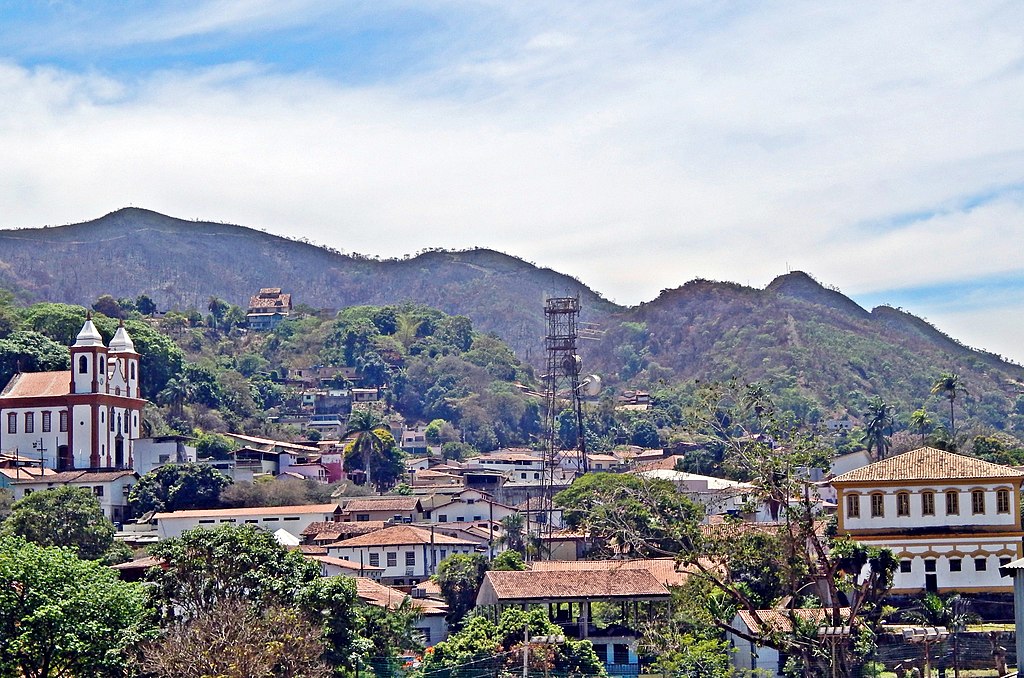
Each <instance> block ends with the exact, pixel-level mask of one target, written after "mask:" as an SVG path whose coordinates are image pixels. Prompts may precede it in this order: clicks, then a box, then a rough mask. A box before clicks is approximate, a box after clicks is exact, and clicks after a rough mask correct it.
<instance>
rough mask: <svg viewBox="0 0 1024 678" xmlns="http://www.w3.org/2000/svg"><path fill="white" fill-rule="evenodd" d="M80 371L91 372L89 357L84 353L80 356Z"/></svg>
mask: <svg viewBox="0 0 1024 678" xmlns="http://www.w3.org/2000/svg"><path fill="white" fill-rule="evenodd" d="M78 373H79V374H89V359H88V358H86V357H85V356H84V355H83V356H79V358H78Z"/></svg>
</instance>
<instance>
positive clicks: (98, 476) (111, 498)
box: [11, 470, 139, 523]
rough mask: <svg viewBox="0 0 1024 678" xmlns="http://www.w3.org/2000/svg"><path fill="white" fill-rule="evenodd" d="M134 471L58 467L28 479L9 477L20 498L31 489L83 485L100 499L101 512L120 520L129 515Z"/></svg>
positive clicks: (134, 479) (40, 490) (35, 490)
mask: <svg viewBox="0 0 1024 678" xmlns="http://www.w3.org/2000/svg"><path fill="white" fill-rule="evenodd" d="M138 479H139V476H138V474H137V473H135V472H134V471H130V470H119V471H62V472H60V473H53V474H47V475H43V476H40V477H35V478H28V479H23V478H19V479H15V480H12V481H11V489H13V490H14V498H15V499H24V498H25V497H26V496H27V495H29V494H32V493H33V492H42V491H45V490H51V489H56V488H58V487H64V486H69V487H84V488H85V489H87V490H89V491H90V492H92V494H93V496H95V497H96V499H98V500H99V502H100V508H101V509H103V515H105V516H106V517H107V518H109V519H110V520H111V521H112V522H115V523H120V522H123V521H124V520H126V519H127V518H129V512H128V493H129V492H130V491H131V489H132V487H133V486H134V485H135V483H136V482H137V481H138Z"/></svg>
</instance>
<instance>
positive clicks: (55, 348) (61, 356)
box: [0, 331, 71, 384]
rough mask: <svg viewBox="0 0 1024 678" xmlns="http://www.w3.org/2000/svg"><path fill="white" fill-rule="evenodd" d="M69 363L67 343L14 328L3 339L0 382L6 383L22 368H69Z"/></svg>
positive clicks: (69, 355)
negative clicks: (16, 330)
mask: <svg viewBox="0 0 1024 678" xmlns="http://www.w3.org/2000/svg"><path fill="white" fill-rule="evenodd" d="M70 364H71V352H70V351H69V350H68V347H67V346H66V345H63V344H59V343H57V342H55V341H53V340H52V339H50V338H48V337H46V336H44V335H42V334H39V333H38V332H28V331H18V332H12V333H11V334H10V335H9V336H7V337H6V338H5V339H0V383H3V384H6V383H7V382H8V381H10V380H11V377H13V376H14V374H15V373H16V372H18V371H19V370H20V371H22V372H47V371H51V370H66V369H68V366H69V365H70Z"/></svg>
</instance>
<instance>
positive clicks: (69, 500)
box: [2, 485, 116, 560]
mask: <svg viewBox="0 0 1024 678" xmlns="http://www.w3.org/2000/svg"><path fill="white" fill-rule="evenodd" d="M2 532H3V534H6V535H17V536H20V537H24V538H25V539H27V540H28V541H30V542H32V543H34V544H38V545H39V546H63V547H67V548H68V549H70V550H71V551H72V552H74V553H76V554H77V555H78V556H80V557H81V558H84V559H87V560H96V559H99V558H102V557H103V556H104V554H106V553H107V551H108V549H110V547H111V545H112V544H113V543H114V533H115V532H116V530H115V528H114V524H113V523H111V522H110V520H108V519H107V518H106V517H105V516H104V515H103V509H101V508H100V502H99V500H98V499H96V497H94V496H93V494H92V492H90V491H89V489H87V488H84V487H71V486H69V485H65V486H62V487H58V488H55V489H52V490H43V491H40V492H33V493H32V494H30V495H28V496H27V497H25V498H24V499H21V500H19V501H17V502H15V503H14V506H13V507H12V509H11V515H10V516H8V518H7V520H5V521H4V523H3V527H2Z"/></svg>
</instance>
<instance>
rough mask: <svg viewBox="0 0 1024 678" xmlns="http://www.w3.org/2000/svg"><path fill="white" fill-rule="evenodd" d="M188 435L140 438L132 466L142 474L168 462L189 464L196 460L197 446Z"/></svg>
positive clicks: (134, 450)
mask: <svg viewBox="0 0 1024 678" xmlns="http://www.w3.org/2000/svg"><path fill="white" fill-rule="evenodd" d="M189 440H191V438H188V437H186V436H178V435H171V436H159V437H154V438H139V439H138V440H136V441H135V444H134V446H133V447H134V449H133V454H132V457H133V462H134V464H133V465H132V468H133V469H135V472H136V473H138V474H139V475H140V476H144V475H146V474H147V473H149V472H150V471H152V470H154V469H157V468H160V467H161V466H166V465H168V464H189V463H195V461H196V448H195V447H194V446H193V445H189V444H188V443H187V441H189Z"/></svg>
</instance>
